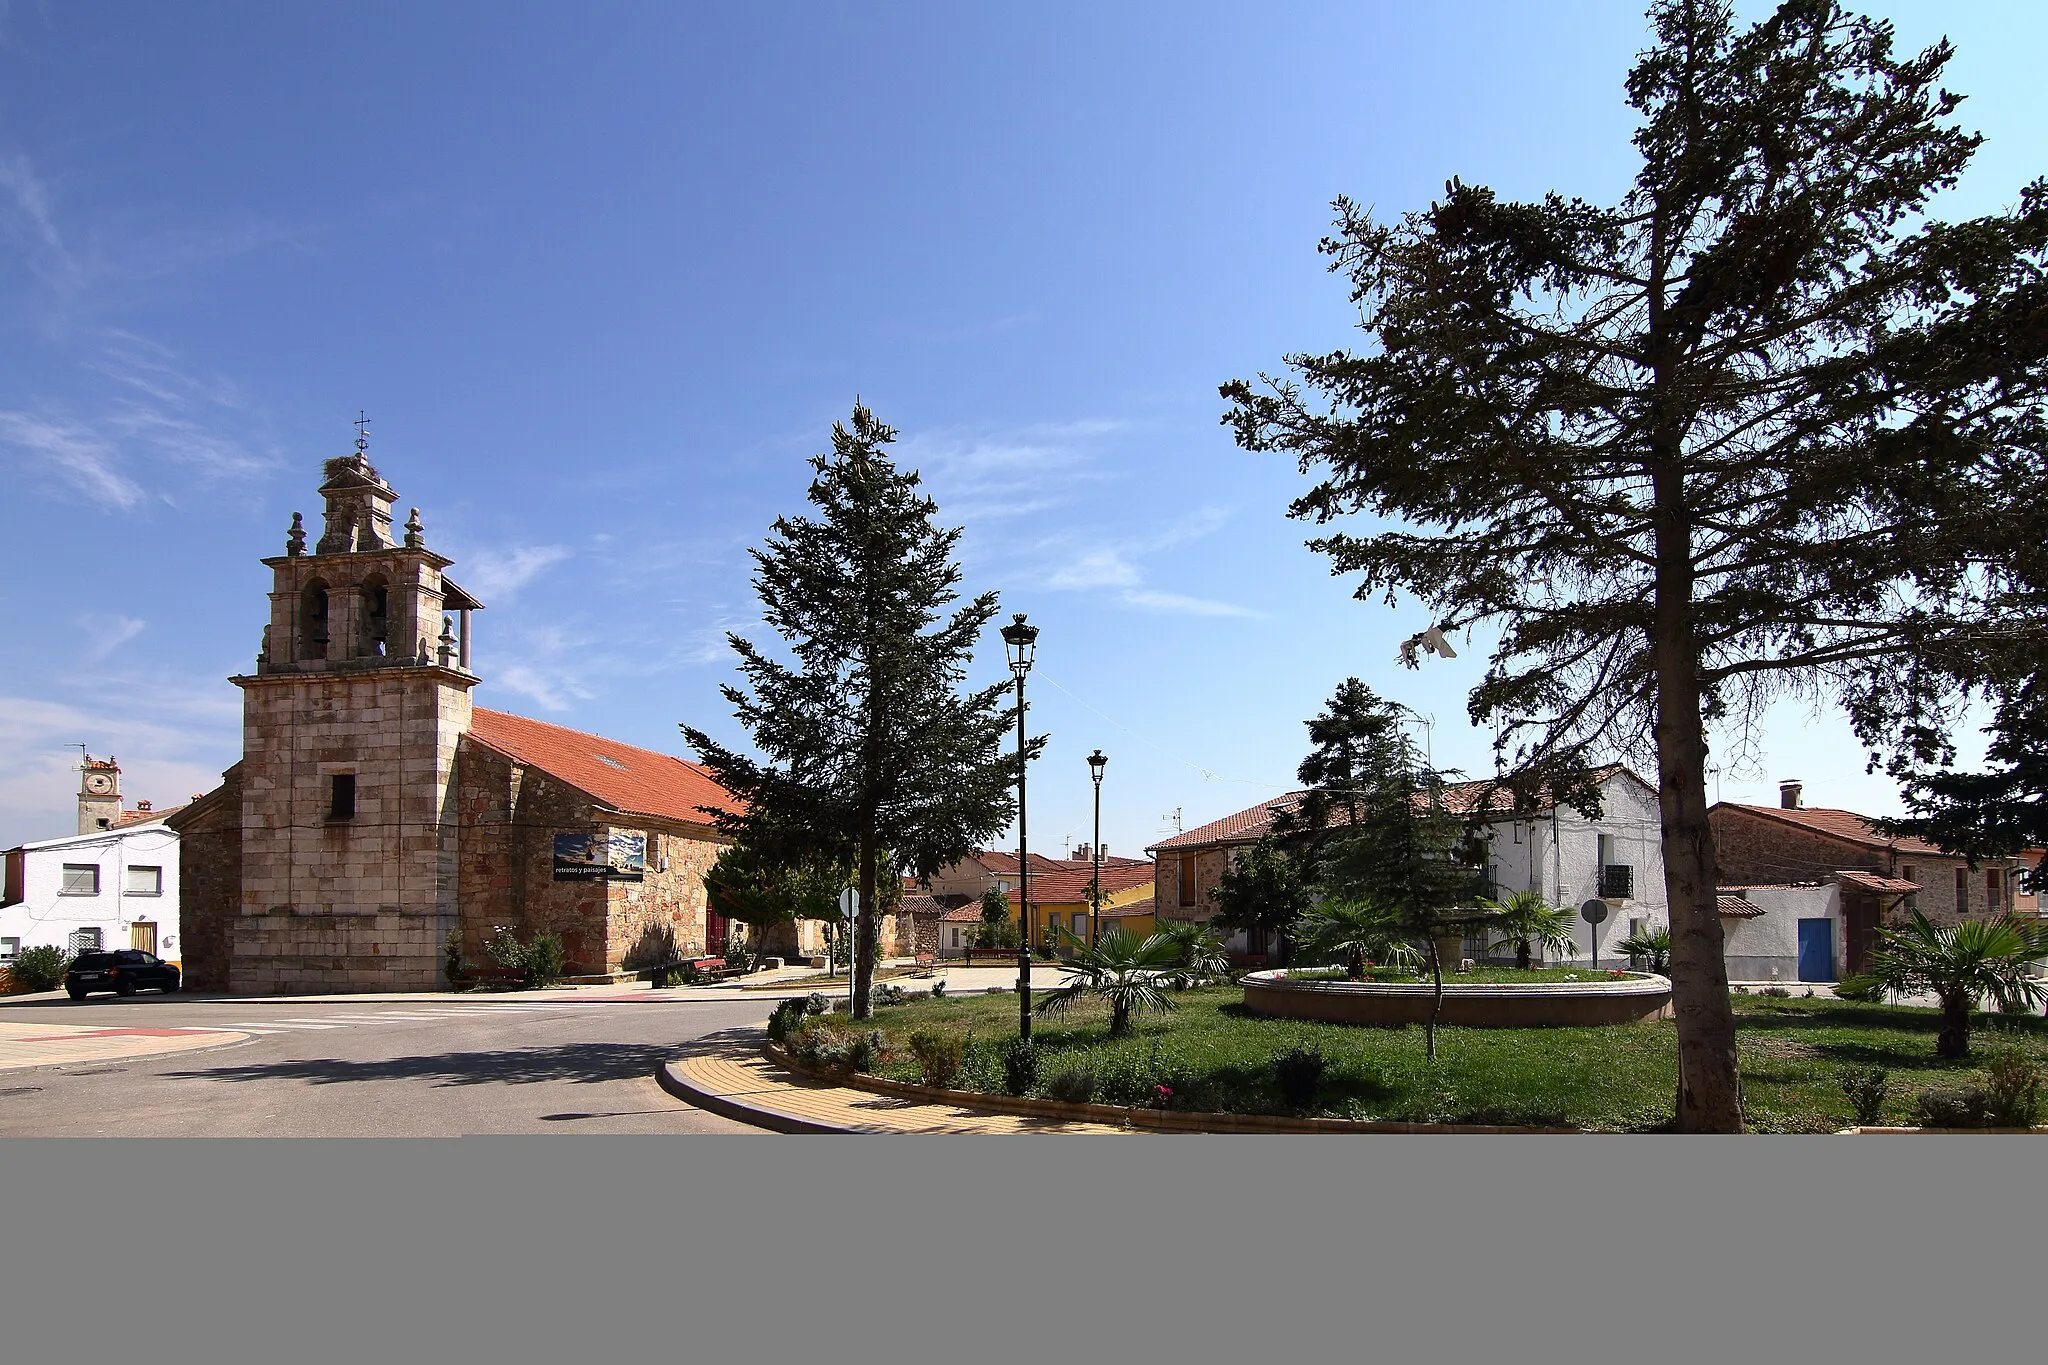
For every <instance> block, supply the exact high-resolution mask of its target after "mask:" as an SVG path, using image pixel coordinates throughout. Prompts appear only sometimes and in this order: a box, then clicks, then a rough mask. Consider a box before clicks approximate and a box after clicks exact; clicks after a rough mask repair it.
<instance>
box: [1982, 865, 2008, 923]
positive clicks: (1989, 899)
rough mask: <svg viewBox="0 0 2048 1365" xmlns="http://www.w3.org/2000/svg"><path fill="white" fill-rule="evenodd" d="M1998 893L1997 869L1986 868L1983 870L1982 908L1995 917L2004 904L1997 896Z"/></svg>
mask: <svg viewBox="0 0 2048 1365" xmlns="http://www.w3.org/2000/svg"><path fill="white" fill-rule="evenodd" d="M1998 891H1999V882H1998V869H1997V868H1995V867H1987V868H1985V869H1984V908H1985V909H1987V910H1989V911H1990V912H1991V913H1992V914H1994V915H1995V914H1997V913H1998V912H1999V910H2000V908H2002V906H2003V904H2004V898H2003V897H2001V896H2000V895H1999V894H1998Z"/></svg>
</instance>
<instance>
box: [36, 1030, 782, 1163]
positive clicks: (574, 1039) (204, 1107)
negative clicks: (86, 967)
mask: <svg viewBox="0 0 2048 1365" xmlns="http://www.w3.org/2000/svg"><path fill="white" fill-rule="evenodd" d="M771 1005H772V1002H771V1001H763V1000H745V999H739V1000H735V999H732V998H730V997H726V998H720V999H713V1000H700V1001H680V1002H671V1001H668V1000H660V1001H647V1000H617V1001H602V1000H588V999H587V1000H585V1001H576V1002H572V1001H570V1000H568V999H563V998H556V999H549V998H547V997H545V996H539V995H527V994H506V995H495V996H481V997H475V998H474V1003H472V1002H471V1000H470V999H469V998H465V999H464V1000H463V1001H461V1002H460V1003H455V1002H450V1001H449V1000H447V999H446V998H441V999H436V1000H432V1001H422V1002H421V1003H420V1004H417V1005H414V1004H410V1003H408V1002H404V1001H392V1000H389V999H385V1000H377V1001H365V1002H362V1003H355V1002H340V1001H335V1000H333V999H332V998H329V999H326V1000H322V1001H319V1002H317V1003H311V1002H304V1003H293V1002H271V1001H265V1002H262V1003H253V1004H252V1003H250V1002H248V1001H236V1000H204V999H194V998H191V997H187V996H176V995H173V996H157V995H148V994H145V995H140V996H135V997H132V998H128V999H121V998H118V997H98V996H95V997H93V998H92V999H91V1000H89V1001H88V1002H85V1003H82V1004H76V1005H74V1004H71V1003H70V1002H60V1003H57V1004H52V1005H36V1006H30V1007H20V1006H12V1007H8V1008H6V1009H5V1010H4V1012H0V1017H4V1018H5V1019H7V1020H9V1021H13V1022H21V1023H29V1022H37V1023H51V1024H74V1025H76V1024H87V1025H91V1026H94V1027H138V1026H148V1027H184V1026H200V1025H204V1026H210V1027H216V1028H237V1029H242V1030H245V1031H252V1032H254V1031H256V1030H261V1032H258V1033H257V1035H256V1036H254V1037H252V1038H251V1039H250V1040H249V1041H247V1042H241V1043H232V1044H229V1045H227V1046H224V1047H221V1048H217V1049H209V1050H206V1051H199V1052H185V1053H180V1054H175V1055H171V1056H166V1057H159V1058H153V1059H151V1058H145V1059H140V1060H122V1061H117V1062H104V1063H83V1064H79V1065H76V1066H67V1067H56V1068H39V1069H35V1070H14V1071H8V1072H5V1073H0V1135H4V1136H9V1137H31V1136H82V1137H93V1136H102V1137H459V1136H463V1135H467V1134H474V1133H564V1132H573V1133H757V1132H760V1131H761V1130H759V1129H756V1128H749V1127H747V1126H745V1125H743V1124H738V1123H733V1122H731V1121H729V1120H726V1119H722V1118H718V1117H716V1116H715V1115H712V1114H708V1113H705V1112H704V1111H703V1110H700V1109H695V1108H692V1107H691V1106H689V1105H686V1104H683V1103H682V1102H681V1101H679V1100H676V1099H673V1098H671V1097H670V1096H669V1095H668V1093H667V1092H665V1091H663V1090H662V1089H661V1088H660V1086H658V1085H656V1084H655V1082H654V1079H653V1077H654V1070H655V1067H656V1066H657V1065H658V1064H659V1063H660V1062H662V1061H664V1060H666V1059H668V1058H670V1057H672V1056H674V1055H675V1053H676V1051H677V1045H678V1044H680V1043H682V1042H684V1041H686V1040H688V1039H692V1038H696V1037H700V1036H702V1035H704V1034H707V1033H715V1032H718V1031H721V1030H724V1029H731V1028H739V1027H744V1026H748V1025H758V1024H759V1023H760V1022H761V1020H762V1019H763V1018H764V1017H765V1016H766V1014H767V1013H768V1010H769V1008H770V1006H771Z"/></svg>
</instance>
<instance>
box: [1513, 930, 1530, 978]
mask: <svg viewBox="0 0 2048 1365" xmlns="http://www.w3.org/2000/svg"><path fill="white" fill-rule="evenodd" d="M1515 966H1516V968H1517V969H1519V970H1521V971H1525V972H1526V971H1528V970H1529V940H1528V939H1526V938H1518V939H1516V940H1515Z"/></svg>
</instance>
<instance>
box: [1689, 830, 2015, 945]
mask: <svg viewBox="0 0 2048 1365" xmlns="http://www.w3.org/2000/svg"><path fill="white" fill-rule="evenodd" d="M1712 819H1713V826H1714V857H1715V862H1716V865H1717V867H1718V869H1719V872H1720V877H1719V881H1720V884H1721V885H1722V886H1774V885H1783V884H1785V883H1788V882H1809V881H1813V882H1819V881H1828V880H1831V879H1832V878H1833V875H1834V874H1835V873H1836V872H1838V871H1848V870H1855V871H1862V872H1873V873H1876V874H1877V875H1878V876H1880V877H1897V878H1900V879H1902V880H1905V881H1910V882H1916V883H1918V884H1919V886H1920V888H1921V890H1920V891H1919V892H1918V893H1917V894H1916V895H1915V896H1914V897H1913V900H1912V905H1913V907H1914V908H1916V909H1918V910H1919V911H1920V912H1921V913H1922V914H1924V915H1926V916H1927V918H1928V919H1930V920H1933V921H1934V922H1935V923H1937V924H1947V923H1953V922H1954V921H1955V920H1956V919H1957V902H1956V872H1957V870H1958V869H1960V870H1961V871H1962V873H1963V887H1964V891H1965V893H1966V899H1965V902H1964V907H1963V908H1964V912H1965V913H1968V914H1973V915H1979V916H1981V915H1983V914H1985V913H1986V912H1988V911H1990V910H1992V909H1993V908H1994V907H1993V906H1992V904H1991V898H1990V894H1989V892H1988V890H1987V888H1986V886H1985V875H1984V874H1985V872H1986V871H1987V870H1994V869H1995V870H1997V871H1998V872H1999V880H2000V885H2001V892H2002V894H2001V904H2000V906H1999V907H1997V908H2000V909H2002V908H2005V907H2007V906H2010V905H2011V903H2012V900H2011V892H2010V888H2009V883H2010V880H2011V868H2012V867H2013V866H2014V864H2012V863H2011V862H2010V861H2008V860H1992V861H1988V862H1983V863H1979V864H1978V865H1977V866H1976V867H1974V868H1972V867H1970V866H1969V865H1968V864H1967V863H1966V862H1965V861H1964V860H1963V859H1961V858H1948V857H1943V856H1941V855H1939V854H1935V855H1931V856H1930V855H1928V854H1921V853H1909V852H1905V851H1895V850H1892V849H1885V848H1873V847H1871V846H1869V845H1867V844H1857V843H1853V842H1851V841H1849V840H1847V839H1835V838H1830V837H1829V836H1827V835H1825V834H1821V833H1818V832H1816V831H1811V830H1805V829H1801V828H1799V827H1798V826H1796V825H1790V824H1787V823H1785V822H1784V821H1781V820H1774V819H1771V818H1770V817H1769V816H1765V815H1758V814H1755V813H1754V812H1751V811H1745V810H1742V809H1740V808H1737V807H1731V806H1717V807H1715V808H1714V811H1713V814H1712ZM1903 914H1904V911H1903V909H1895V910H1894V912H1893V913H1892V914H1891V915H1889V916H1887V919H1889V920H1892V921H1896V920H1897V919H1899V918H1901V917H1902V916H1903Z"/></svg>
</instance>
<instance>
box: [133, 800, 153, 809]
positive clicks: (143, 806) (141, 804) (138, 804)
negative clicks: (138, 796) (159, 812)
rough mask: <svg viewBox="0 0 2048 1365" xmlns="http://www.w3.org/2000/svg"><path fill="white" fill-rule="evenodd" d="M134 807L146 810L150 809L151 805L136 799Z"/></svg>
mask: <svg viewBox="0 0 2048 1365" xmlns="http://www.w3.org/2000/svg"><path fill="white" fill-rule="evenodd" d="M135 809H137V810H138V811H147V810H150V809H152V807H151V806H150V804H149V802H147V801H137V802H136V803H135Z"/></svg>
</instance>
